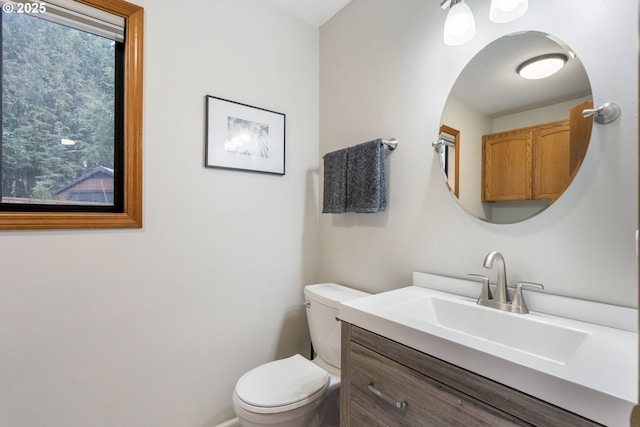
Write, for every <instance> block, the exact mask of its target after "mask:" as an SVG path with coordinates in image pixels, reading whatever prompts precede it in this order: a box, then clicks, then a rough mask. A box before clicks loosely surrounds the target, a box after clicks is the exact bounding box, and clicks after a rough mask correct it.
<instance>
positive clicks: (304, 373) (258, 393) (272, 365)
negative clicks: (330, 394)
mask: <svg viewBox="0 0 640 427" xmlns="http://www.w3.org/2000/svg"><path fill="white" fill-rule="evenodd" d="M328 385H329V373H328V372H327V371H326V370H324V369H322V368H321V367H319V366H318V365H316V364H315V363H313V362H311V361H309V360H307V359H306V358H304V357H303V356H301V355H299V354H296V355H295V356H291V357H289V358H286V359H280V360H276V361H273V362H269V363H267V364H264V365H261V366H258V367H256V368H254V369H252V370H250V371H249V372H247V373H246V374H244V375H243V376H242V377H241V378H240V379H239V380H238V382H237V384H236V389H235V395H236V396H237V397H238V400H239V401H238V404H240V405H241V406H243V407H244V408H245V409H246V410H249V411H251V412H254V413H263V414H267V413H275V412H283V411H290V410H293V409H296V408H299V407H301V406H304V405H306V404H307V403H309V402H312V401H314V400H316V399H318V398H319V397H321V396H322V395H323V394H324V393H325V391H326V390H327V387H328Z"/></svg>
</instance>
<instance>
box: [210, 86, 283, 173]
mask: <svg viewBox="0 0 640 427" xmlns="http://www.w3.org/2000/svg"><path fill="white" fill-rule="evenodd" d="M206 104H207V105H206V117H207V118H206V120H207V122H206V123H207V129H206V137H205V139H206V141H205V167H211V168H224V169H238V170H245V171H253V172H263V173H272V174H277V175H284V154H285V150H284V142H285V141H284V135H285V115H284V114H282V113H276V112H275V111H269V110H265V109H264V108H258V107H252V106H251V105H245V104H241V103H239V102H234V101H229V100H226V99H222V98H216V97H214V96H210V95H207V96H206Z"/></svg>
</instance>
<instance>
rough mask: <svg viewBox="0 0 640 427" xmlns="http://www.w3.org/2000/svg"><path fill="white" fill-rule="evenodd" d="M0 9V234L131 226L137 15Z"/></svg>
mask: <svg viewBox="0 0 640 427" xmlns="http://www.w3.org/2000/svg"><path fill="white" fill-rule="evenodd" d="M2 3H3V13H2V16H1V17H0V23H1V24H2V67H1V69H2V73H1V74H2V109H1V111H2V135H1V139H0V142H1V143H0V159H1V164H2V169H1V172H0V229H34V228H36V229H43V228H116V227H123V228H124V227H141V226H142V182H141V179H142V174H141V166H142V162H141V146H142V142H141V129H142V123H141V122H142V31H143V29H142V26H143V9H142V8H140V7H138V6H135V5H132V4H130V3H127V2H124V1H121V0H83V2H82V3H79V2H75V1H71V0H52V1H47V2H46V3H40V2H29V3H26V2H24V3H23V2H2ZM43 12H44V13H43ZM125 23H126V27H125Z"/></svg>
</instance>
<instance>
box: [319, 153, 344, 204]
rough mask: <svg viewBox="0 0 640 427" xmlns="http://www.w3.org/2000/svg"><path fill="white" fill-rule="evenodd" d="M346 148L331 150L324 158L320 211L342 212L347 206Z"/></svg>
mask: <svg viewBox="0 0 640 427" xmlns="http://www.w3.org/2000/svg"><path fill="white" fill-rule="evenodd" d="M348 151H349V149H348V148H343V149H342V150H338V151H332V152H331V153H327V154H325V155H324V156H323V158H324V185H323V188H324V191H323V195H322V213H343V212H345V209H346V206H347V155H348Z"/></svg>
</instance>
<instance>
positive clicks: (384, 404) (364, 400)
mask: <svg viewBox="0 0 640 427" xmlns="http://www.w3.org/2000/svg"><path fill="white" fill-rule="evenodd" d="M351 362H352V365H351V367H352V370H351V384H350V387H351V390H350V395H351V415H352V420H353V419H359V418H362V417H367V416H370V417H371V418H373V419H375V420H377V421H376V423H377V424H367V425H381V426H384V425H389V426H398V425H402V426H443V427H444V426H447V427H448V426H522V425H528V424H526V423H523V422H521V421H518V420H517V419H515V418H512V417H510V416H509V415H507V414H505V413H502V412H501V411H499V410H497V409H496V408H493V407H490V406H488V405H485V404H483V403H482V402H479V401H477V400H475V399H472V398H470V397H468V396H466V395H464V394H462V393H460V392H458V391H456V390H454V389H452V388H450V387H448V386H446V385H444V384H442V383H440V382H438V381H435V380H433V379H431V378H429V377H427V376H425V375H423V374H421V373H419V372H417V371H414V370H413V369H410V368H408V367H406V366H404V365H401V364H399V363H397V362H394V361H393V360H390V359H388V358H386V357H384V356H382V355H380V354H378V353H376V352H374V351H371V350H369V349H367V348H365V347H363V346H361V345H359V344H357V343H352V344H351ZM362 410H364V411H365V412H367V413H368V414H362V413H361V412H362ZM356 414H359V415H356ZM365 422H366V421H365ZM352 425H358V424H353V422H352Z"/></svg>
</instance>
